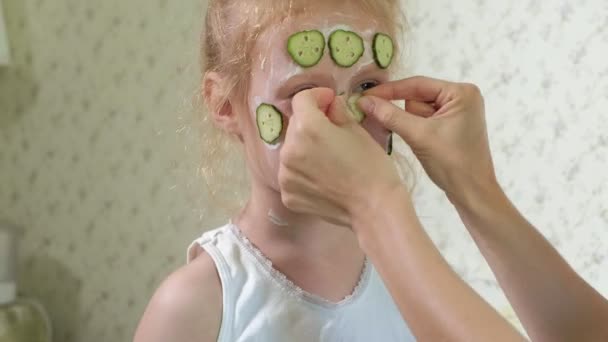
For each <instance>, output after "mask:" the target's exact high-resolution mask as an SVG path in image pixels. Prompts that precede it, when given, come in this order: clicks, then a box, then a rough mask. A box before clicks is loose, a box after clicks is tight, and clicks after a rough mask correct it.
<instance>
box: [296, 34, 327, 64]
mask: <svg viewBox="0 0 608 342" xmlns="http://www.w3.org/2000/svg"><path fill="white" fill-rule="evenodd" d="M287 52H289V55H290V56H291V58H292V59H293V60H294V62H296V63H297V64H298V65H299V66H301V67H304V68H310V67H312V66H315V65H317V63H319V61H320V60H321V58H323V54H324V53H325V36H323V33H321V32H319V31H317V30H313V31H302V32H298V33H296V34H293V35H291V36H290V37H289V39H288V40H287Z"/></svg>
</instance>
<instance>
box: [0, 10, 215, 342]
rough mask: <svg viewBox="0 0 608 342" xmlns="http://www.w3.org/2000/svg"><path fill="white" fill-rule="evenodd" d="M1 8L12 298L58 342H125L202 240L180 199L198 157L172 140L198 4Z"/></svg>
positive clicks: (2, 136) (5, 209)
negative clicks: (38, 315)
mask: <svg viewBox="0 0 608 342" xmlns="http://www.w3.org/2000/svg"><path fill="white" fill-rule="evenodd" d="M4 4H5V15H6V19H7V26H8V31H9V34H10V38H11V43H12V44H11V45H12V55H13V60H14V65H12V66H10V67H9V68H0V108H1V111H0V218H6V219H9V220H11V221H13V222H15V223H17V224H19V225H21V226H22V227H23V228H24V229H25V230H24V234H23V239H22V244H21V247H22V257H21V262H20V266H21V276H20V280H21V286H22V291H23V292H25V293H26V294H28V295H31V296H33V297H35V298H39V299H40V300H41V301H42V302H43V303H44V304H45V305H46V307H47V308H48V310H49V311H50V313H51V315H52V318H53V321H54V324H55V328H56V340H57V341H60V342H62V341H66V342H68V341H87V342H88V341H91V342H93V341H127V340H129V338H130V336H131V334H132V331H133V329H134V326H135V324H136V321H137V319H138V318H139V316H140V315H141V312H142V310H143V308H144V306H145V304H146V302H147V300H148V299H149V297H150V295H151V293H152V291H153V289H154V288H155V287H156V286H158V282H159V281H160V279H162V278H163V277H164V276H165V275H166V274H167V273H168V272H169V271H170V270H172V269H174V268H176V267H177V266H178V265H180V264H182V263H183V261H184V258H185V247H186V246H187V244H188V243H189V242H190V241H191V240H192V238H193V237H195V236H196V235H197V234H198V233H199V231H200V230H201V229H202V228H200V227H197V226H196V224H197V223H196V217H198V215H199V212H194V211H193V210H194V208H195V207H196V205H195V204H194V203H193V202H197V201H200V200H201V198H202V197H203V195H197V194H195V193H194V192H191V191H185V189H186V187H190V188H192V187H194V186H195V185H194V183H195V182H196V181H195V180H186V179H185V178H186V177H190V178H194V176H193V175H194V170H193V166H194V165H195V164H194V161H193V160H194V159H193V158H192V156H193V155H194V152H192V153H191V152H189V151H184V149H185V147H188V148H189V150H191V151H195V150H197V149H198V146H197V145H196V141H195V140H194V139H190V138H191V137H192V136H193V134H186V133H187V131H184V130H181V129H180V128H181V126H182V125H184V124H188V125H189V124H190V122H189V117H190V112H189V111H188V102H189V99H190V97H191V95H192V94H193V91H194V90H195V84H196V81H197V80H198V77H199V76H198V70H199V68H198V64H197V60H196V56H197V53H198V47H197V41H198V37H197V35H198V31H199V27H200V25H201V23H200V20H201V11H202V9H201V5H200V1H198V0H194V1H147V0H146V1H144V0H138V1H120V0H110V1H67V0H58V1H32V0H27V1H24V0H4ZM179 117H183V118H182V119H180V118H179ZM178 130H180V132H182V133H180V134H176V131H178ZM183 132H186V133H183ZM200 214H201V215H204V216H205V224H206V225H210V226H213V225H215V224H217V222H219V220H218V219H222V220H223V218H219V217H217V216H214V213H213V212H201V213H200ZM216 220H217V221H216Z"/></svg>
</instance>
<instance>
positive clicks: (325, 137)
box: [279, 88, 523, 341]
mask: <svg viewBox="0 0 608 342" xmlns="http://www.w3.org/2000/svg"><path fill="white" fill-rule="evenodd" d="M292 105H293V108H294V115H293V116H292V117H291V118H290V122H289V126H288V130H287V138H286V140H285V144H284V145H283V147H282V150H281V165H280V169H279V183H280V185H281V195H282V198H283V202H284V203H285V205H286V206H287V207H288V208H290V209H292V210H295V211H299V212H303V213H308V214H315V215H319V216H322V217H324V218H326V219H328V220H330V221H332V222H334V223H339V224H343V225H350V226H352V228H353V230H354V231H355V233H356V234H357V236H358V238H359V240H360V242H361V246H362V248H363V249H364V250H365V252H366V253H367V254H368V256H369V257H370V258H371V259H372V260H373V262H374V265H375V266H376V268H377V269H378V271H379V272H380V274H381V276H382V277H383V279H384V281H385V283H386V284H387V286H388V289H389V290H390V292H391V294H392V296H393V298H394V300H395V302H396V304H397V306H398V307H399V309H400V311H401V313H402V315H403V317H404V318H405V319H406V320H407V322H408V324H409V326H410V327H411V328H412V330H413V332H414V334H415V335H416V337H417V338H418V339H419V340H422V341H520V340H522V339H523V338H522V337H521V335H519V334H518V333H517V332H516V331H515V329H514V328H513V327H511V326H510V325H509V323H508V322H507V321H506V320H504V319H503V318H502V317H501V316H500V315H499V314H498V313H497V312H496V311H494V310H493V309H492V307H490V305H488V304H487V303H486V302H485V301H484V300H483V299H482V298H481V297H479V296H478V295H477V294H476V293H475V292H474V291H473V290H472V289H471V288H469V287H468V286H467V285H466V284H465V283H464V281H462V280H461V279H460V278H459V277H458V276H457V275H456V274H455V273H454V272H453V271H452V269H451V268H450V267H449V265H448V264H447V263H446V262H445V261H444V260H443V258H442V257H441V255H440V254H439V252H438V251H437V249H436V248H435V246H434V245H433V243H432V242H431V240H430V239H429V237H428V236H427V235H426V234H425V232H424V230H423V229H422V227H421V225H420V222H419V221H418V218H417V217H416V214H415V212H414V209H413V206H412V204H411V201H410V197H409V194H408V192H407V190H406V189H405V187H404V186H403V185H402V184H401V180H400V178H399V175H398V174H397V171H396V169H395V167H394V165H393V164H392V161H391V160H390V158H389V157H388V156H387V155H386V153H385V152H384V151H383V150H382V148H380V147H379V146H378V144H377V143H376V142H375V141H374V140H373V139H372V138H371V137H370V136H369V134H367V132H365V131H364V130H363V129H362V128H361V127H360V126H359V125H358V124H357V123H354V122H352V121H350V119H349V116H348V115H347V114H346V113H345V110H346V107H345V105H344V103H342V102H341V99H339V98H337V99H336V98H335V96H334V93H333V92H332V91H331V90H329V89H321V88H317V89H313V90H309V91H303V92H301V93H299V94H298V95H296V97H295V98H294V100H293V104H292ZM325 113H328V114H327V115H326V114H325ZM328 117H329V119H328ZM330 119H331V121H330ZM332 121H333V122H334V123H338V124H339V125H334V123H332Z"/></svg>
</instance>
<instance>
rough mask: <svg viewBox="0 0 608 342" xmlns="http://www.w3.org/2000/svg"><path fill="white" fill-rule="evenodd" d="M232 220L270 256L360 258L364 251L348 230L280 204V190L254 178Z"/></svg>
mask: <svg viewBox="0 0 608 342" xmlns="http://www.w3.org/2000/svg"><path fill="white" fill-rule="evenodd" d="M234 221H235V224H236V225H237V226H238V227H239V229H240V230H241V231H242V232H243V234H245V235H246V236H247V238H248V239H249V240H251V241H252V242H253V243H254V244H255V245H257V247H258V248H260V250H262V252H264V253H265V254H267V255H268V256H269V257H272V254H274V253H277V251H283V252H284V253H288V254H289V255H290V257H298V256H307V258H312V257H315V258H316V257H320V258H326V257H333V258H335V257H336V256H337V255H343V256H347V255H348V258H350V259H351V260H353V259H355V260H356V259H361V260H362V259H363V252H362V251H361V250H360V248H359V245H358V242H357V239H356V236H355V235H354V233H353V232H352V231H351V230H350V229H348V228H345V227H339V226H336V225H334V224H331V223H328V222H326V221H324V220H322V219H320V218H319V217H315V216H310V215H301V214H297V213H294V212H292V211H290V210H289V209H287V208H285V206H284V205H283V203H282V201H281V195H280V193H279V192H277V191H275V190H274V189H272V188H270V187H268V186H265V185H263V184H259V183H258V182H256V181H255V180H254V181H253V182H252V189H251V197H250V199H249V202H248V203H247V205H246V206H245V208H244V209H243V210H242V211H241V213H240V215H239V216H238V217H237V218H236V219H235V220H234ZM283 222H284V224H283ZM284 253H280V254H282V255H284ZM284 256H286V255H284Z"/></svg>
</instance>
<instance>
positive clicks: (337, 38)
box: [329, 30, 365, 68]
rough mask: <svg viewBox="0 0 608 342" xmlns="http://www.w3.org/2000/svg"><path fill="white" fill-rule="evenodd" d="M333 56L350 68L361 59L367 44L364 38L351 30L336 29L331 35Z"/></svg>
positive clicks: (335, 59)
mask: <svg viewBox="0 0 608 342" xmlns="http://www.w3.org/2000/svg"><path fill="white" fill-rule="evenodd" d="M329 50H330V52H331V58H332V59H333V60H334V62H336V64H338V65H339V66H341V67H343V68H349V67H351V66H353V65H355V63H357V62H358V61H359V59H360V58H361V56H363V52H365V46H364V45H363V39H362V38H361V37H360V36H359V35H358V34H356V33H354V32H351V31H344V30H336V31H334V32H333V33H332V34H331V35H330V36H329Z"/></svg>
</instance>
